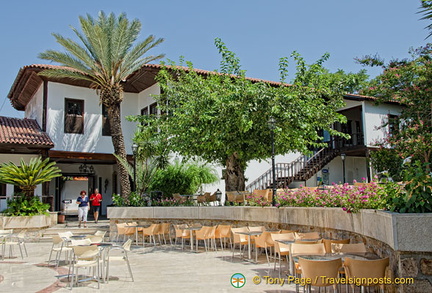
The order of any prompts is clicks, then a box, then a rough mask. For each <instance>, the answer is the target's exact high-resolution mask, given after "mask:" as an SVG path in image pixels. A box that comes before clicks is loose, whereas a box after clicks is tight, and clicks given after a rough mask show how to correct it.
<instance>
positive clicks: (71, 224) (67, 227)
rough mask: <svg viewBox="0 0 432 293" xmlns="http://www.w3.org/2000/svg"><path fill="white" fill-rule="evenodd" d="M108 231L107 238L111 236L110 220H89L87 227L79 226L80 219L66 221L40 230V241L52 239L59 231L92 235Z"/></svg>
mask: <svg viewBox="0 0 432 293" xmlns="http://www.w3.org/2000/svg"><path fill="white" fill-rule="evenodd" d="M99 230H100V231H107V233H106V234H105V236H106V238H109V220H100V221H98V223H97V224H96V223H95V222H88V223H87V227H86V228H84V227H83V225H81V228H80V227H78V221H66V222H65V223H64V224H57V225H55V226H53V227H50V228H48V229H45V230H43V231H40V235H41V237H40V241H47V242H51V241H52V235H57V234H58V233H62V232H67V231H70V232H72V233H73V234H74V235H91V234H94V233H95V232H96V231H99Z"/></svg>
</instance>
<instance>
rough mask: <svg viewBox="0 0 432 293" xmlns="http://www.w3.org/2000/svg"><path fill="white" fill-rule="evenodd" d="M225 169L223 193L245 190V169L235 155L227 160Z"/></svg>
mask: <svg viewBox="0 0 432 293" xmlns="http://www.w3.org/2000/svg"><path fill="white" fill-rule="evenodd" d="M225 167H226V169H225V174H224V179H225V191H236V190H237V191H243V190H245V176H244V171H245V170H244V169H245V168H244V164H242V162H241V161H240V160H239V158H238V154H237V153H234V154H232V155H230V156H229V157H228V158H227V160H226V163H225Z"/></svg>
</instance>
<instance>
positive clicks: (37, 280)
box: [0, 242, 295, 293]
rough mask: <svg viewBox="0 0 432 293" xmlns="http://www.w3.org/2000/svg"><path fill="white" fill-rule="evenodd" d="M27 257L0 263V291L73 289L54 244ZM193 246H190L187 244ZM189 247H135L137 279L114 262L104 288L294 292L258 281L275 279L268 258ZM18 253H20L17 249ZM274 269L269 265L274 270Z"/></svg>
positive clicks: (32, 249) (34, 247)
mask: <svg viewBox="0 0 432 293" xmlns="http://www.w3.org/2000/svg"><path fill="white" fill-rule="evenodd" d="M27 249H28V253H29V257H25V258H24V259H21V258H20V257H15V258H12V259H5V261H0V292H14V293H15V292H40V293H47V292H70V289H69V288H65V286H66V282H65V281H66V279H65V278H63V279H62V278H60V279H58V278H57V277H56V275H59V274H66V273H67V266H60V267H59V268H58V269H57V270H56V269H55V268H54V266H53V265H51V266H48V264H47V262H46V261H47V259H48V255H49V251H50V249H51V243H46V242H35V243H27ZM188 249H189V247H188ZM188 249H185V250H181V249H180V248H179V247H174V246H171V245H162V246H156V247H145V248H143V247H142V246H139V247H138V246H133V247H132V252H131V253H130V255H129V259H130V262H131V267H132V271H133V274H134V278H135V282H132V281H131V279H130V278H129V276H128V270H127V266H126V263H125V262H122V261H120V262H112V263H111V266H110V276H111V278H110V281H109V283H107V284H101V285H100V290H99V291H100V292H117V293H120V292H158V293H159V292H252V293H253V292H269V293H277V292H295V286H294V285H292V284H291V285H284V286H282V287H281V286H280V285H270V284H264V281H263V282H262V283H261V284H259V285H255V284H253V282H252V278H253V277H254V276H256V275H261V276H266V275H271V276H274V277H276V276H277V275H278V273H277V272H274V271H273V265H272V266H271V267H269V266H268V265H267V261H266V260H265V256H264V257H263V258H262V259H261V260H260V262H259V263H258V264H254V263H250V262H246V261H242V260H240V258H234V259H233V258H232V257H231V255H232V254H231V251H229V250H225V251H217V252H213V251H212V252H207V253H205V252H201V253H192V252H190V251H189V250H188ZM15 255H18V256H19V251H18V250H17V249H16V250H15ZM270 268H271V269H270ZM234 273H241V274H243V275H244V276H245V277H246V284H245V285H244V287H242V288H234V287H232V285H231V283H230V278H231V276H232V275H233V274H234ZM94 288H97V284H96V282H87V283H83V284H82V286H81V287H74V288H73V290H72V291H74V292H96V291H98V290H97V289H94Z"/></svg>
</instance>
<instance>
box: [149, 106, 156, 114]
mask: <svg viewBox="0 0 432 293" xmlns="http://www.w3.org/2000/svg"><path fill="white" fill-rule="evenodd" d="M149 108H150V115H157V103H153V104H151V105H150V106H149Z"/></svg>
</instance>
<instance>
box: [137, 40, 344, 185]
mask: <svg viewBox="0 0 432 293" xmlns="http://www.w3.org/2000/svg"><path fill="white" fill-rule="evenodd" d="M215 44H216V47H217V48H218V50H219V52H220V53H221V55H222V61H221V72H216V71H215V72H212V73H209V74H202V73H200V71H197V70H195V69H194V68H193V65H192V63H190V62H187V63H186V64H187V67H183V66H176V64H175V63H174V62H171V63H170V64H169V65H167V66H166V67H165V68H163V69H162V70H161V71H160V72H159V74H158V76H157V80H158V81H159V84H160V86H161V89H162V94H161V95H160V96H156V97H155V99H156V100H157V102H158V107H159V108H160V110H161V111H162V113H166V115H160V116H153V117H147V118H145V117H141V120H143V121H145V122H146V123H148V126H147V127H146V128H145V129H143V130H142V131H147V132H151V133H153V135H157V136H161V137H162V140H163V139H165V140H166V141H167V143H168V145H169V148H170V149H171V150H173V151H174V152H178V153H179V154H180V155H182V156H185V157H200V158H202V159H204V160H205V161H207V162H215V163H219V164H221V165H222V166H224V167H225V172H224V174H223V176H224V180H225V186H226V190H227V191H231V190H244V188H245V176H244V171H245V168H246V166H247V163H248V162H249V161H251V160H262V159H266V158H269V157H270V155H271V131H270V129H269V124H268V121H269V118H270V117H273V118H274V119H275V120H276V125H275V126H276V128H275V130H274V131H275V137H276V151H277V153H278V154H285V153H288V152H291V151H299V152H307V151H308V150H309V148H310V147H318V146H321V145H322V144H320V143H319V141H321V139H322V138H321V137H320V136H319V134H318V133H319V132H318V131H319V130H327V131H329V132H330V134H332V135H337V134H340V133H338V132H336V131H335V130H333V129H331V125H332V124H333V123H334V122H344V121H345V117H344V116H343V115H340V114H338V113H337V112H336V110H337V109H338V108H340V107H341V106H342V105H343V99H342V94H343V93H344V89H345V88H344V87H345V83H344V82H341V80H340V79H338V78H336V77H335V76H333V75H331V74H330V73H329V72H328V71H327V70H326V69H324V68H323V66H322V63H323V62H324V61H325V60H326V59H327V58H328V55H324V56H323V57H322V58H321V59H320V60H318V61H317V62H316V63H314V64H312V65H308V64H306V63H305V62H304V60H303V58H302V57H301V56H300V55H298V54H296V53H295V54H294V55H293V57H294V59H295V61H296V63H297V73H296V76H295V78H294V81H293V84H292V85H289V86H288V85H287V84H285V83H283V82H282V83H279V84H278V83H266V82H257V81H256V80H251V79H248V78H246V77H245V71H243V70H241V67H240V62H239V59H238V58H237V57H236V56H235V54H234V53H232V52H231V51H229V50H228V49H227V48H226V46H225V45H224V43H223V42H222V41H221V40H220V39H216V41H215ZM287 61H288V59H287V58H283V59H281V62H280V68H281V75H282V78H285V77H286V76H287V75H288V71H287ZM182 64H183V61H182V60H181V61H180V65H182ZM340 74H341V73H340ZM332 79H333V81H332ZM138 120H139V119H138Z"/></svg>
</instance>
